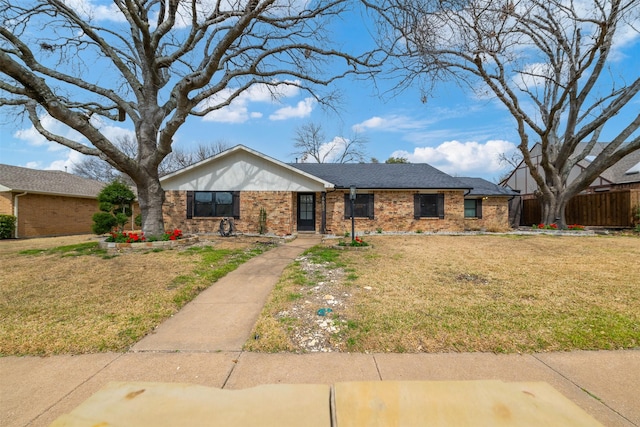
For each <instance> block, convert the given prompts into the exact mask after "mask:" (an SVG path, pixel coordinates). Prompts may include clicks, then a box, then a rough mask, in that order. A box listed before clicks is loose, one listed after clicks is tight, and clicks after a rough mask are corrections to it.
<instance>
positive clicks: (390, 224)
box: [327, 191, 464, 235]
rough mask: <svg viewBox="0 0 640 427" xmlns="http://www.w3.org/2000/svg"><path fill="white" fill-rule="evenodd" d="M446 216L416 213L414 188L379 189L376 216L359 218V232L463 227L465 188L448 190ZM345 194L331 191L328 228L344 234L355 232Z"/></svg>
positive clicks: (329, 195)
mask: <svg viewBox="0 0 640 427" xmlns="http://www.w3.org/2000/svg"><path fill="white" fill-rule="evenodd" d="M443 193H444V219H439V218H419V219H415V218H414V216H413V196H414V194H415V192H412V191H376V192H375V193H374V212H373V213H374V218H373V219H369V218H355V228H356V234H360V233H363V232H364V233H374V232H377V231H378V230H380V231H382V232H409V231H413V232H419V231H425V232H426V231H431V232H437V231H445V230H446V231H462V230H464V201H463V200H464V196H463V192H462V191H444V192H443ZM344 194H345V192H342V191H338V192H333V193H328V194H327V232H328V233H331V234H336V235H342V234H344V233H345V232H349V233H350V232H351V219H349V218H347V219H345V217H344V212H345V210H344V208H345V206H344Z"/></svg>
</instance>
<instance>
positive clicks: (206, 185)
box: [162, 150, 325, 192]
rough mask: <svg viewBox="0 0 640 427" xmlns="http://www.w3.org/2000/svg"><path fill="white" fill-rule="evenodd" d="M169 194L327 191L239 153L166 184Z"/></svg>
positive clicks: (291, 172) (300, 176)
mask: <svg viewBox="0 0 640 427" xmlns="http://www.w3.org/2000/svg"><path fill="white" fill-rule="evenodd" d="M162 188H164V189H165V190H167V191H169V190H186V191H301V192H318V191H325V187H324V185H323V183H322V182H320V181H318V180H314V179H312V178H309V177H307V176H305V175H303V174H301V173H299V172H296V171H295V170H291V169H289V168H287V167H283V166H281V165H278V164H276V163H274V162H272V161H270V160H268V159H265V158H262V157H259V156H255V155H253V154H251V153H248V152H246V151H242V150H240V151H236V152H232V153H230V154H229V155H226V156H223V157H221V158H217V159H214V160H213V161H211V162H204V163H203V164H201V165H199V166H197V167H195V168H192V169H189V170H185V171H184V172H182V173H180V174H178V175H174V176H170V177H168V178H166V179H164V180H162Z"/></svg>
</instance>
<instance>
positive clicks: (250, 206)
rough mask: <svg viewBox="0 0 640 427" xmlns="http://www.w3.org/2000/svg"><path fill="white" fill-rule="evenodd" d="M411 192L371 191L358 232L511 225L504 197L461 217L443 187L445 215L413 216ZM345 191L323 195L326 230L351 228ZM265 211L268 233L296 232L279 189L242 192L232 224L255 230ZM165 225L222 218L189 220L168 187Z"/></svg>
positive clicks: (209, 225) (202, 228)
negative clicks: (370, 212)
mask: <svg viewBox="0 0 640 427" xmlns="http://www.w3.org/2000/svg"><path fill="white" fill-rule="evenodd" d="M414 194H415V192H412V191H377V192H375V195H374V198H375V199H374V218H373V219H369V218H356V219H355V226H356V232H357V233H358V234H361V233H376V232H377V231H378V230H381V231H383V232H420V231H422V232H438V231H463V230H481V229H486V230H487V231H501V230H506V229H508V227H509V218H508V205H507V198H497V197H494V198H486V199H484V200H483V202H482V218H481V219H475V218H464V193H463V192H462V191H444V192H443V194H444V196H445V198H444V200H445V209H444V212H445V215H444V219H439V218H420V219H415V218H414V216H413V196H414ZM344 195H345V192H344V191H334V192H329V193H327V194H326V212H327V214H326V227H327V230H326V231H327V233H329V234H336V235H342V234H344V233H345V232H351V219H349V218H347V219H345V217H344V212H345V210H344V209H345V206H344ZM321 197H322V194H321V193H316V232H321V231H322V230H321V218H322V202H321V200H322V198H321ZM262 207H264V209H265V210H266V212H267V223H266V228H267V229H266V232H267V233H269V234H275V235H280V236H283V235H290V234H293V233H295V232H296V228H297V224H296V217H297V195H296V193H292V192H287V191H279V192H268V191H242V192H240V218H239V219H236V220H235V225H236V228H237V230H238V232H240V233H245V234H253V233H258V232H259V227H260V224H259V217H260V208H262ZM163 212H164V220H165V227H166V228H167V229H173V228H179V229H181V230H183V232H185V233H194V234H209V233H217V232H218V230H219V226H220V220H221V218H193V219H187V215H186V213H187V197H186V191H167V193H166V201H165V204H164V207H163Z"/></svg>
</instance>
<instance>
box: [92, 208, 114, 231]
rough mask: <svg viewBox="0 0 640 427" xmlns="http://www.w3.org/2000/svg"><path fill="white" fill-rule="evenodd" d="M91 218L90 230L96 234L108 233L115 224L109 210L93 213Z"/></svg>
mask: <svg viewBox="0 0 640 427" xmlns="http://www.w3.org/2000/svg"><path fill="white" fill-rule="evenodd" d="M92 219H93V225H92V226H91V230H92V231H93V232H94V233H96V234H104V233H108V232H109V231H111V230H113V227H115V226H116V224H117V221H116V217H115V216H113V215H111V214H110V213H109V212H97V213H95V214H93V217H92Z"/></svg>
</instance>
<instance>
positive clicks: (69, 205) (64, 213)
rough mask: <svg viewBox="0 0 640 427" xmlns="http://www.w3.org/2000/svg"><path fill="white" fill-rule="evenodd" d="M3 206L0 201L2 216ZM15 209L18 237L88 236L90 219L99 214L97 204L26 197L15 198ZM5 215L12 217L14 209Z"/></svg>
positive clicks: (62, 199) (55, 198) (80, 199)
mask: <svg viewBox="0 0 640 427" xmlns="http://www.w3.org/2000/svg"><path fill="white" fill-rule="evenodd" d="M1 199H2V198H0V200H1ZM5 199H6V198H5ZM9 202H10V201H9ZM5 204H6V201H0V206H1V207H2V209H3V211H2V212H3V213H4V206H5ZM18 209H19V211H18V237H21V238H22V237H40V236H63V235H70V234H88V233H91V232H92V231H91V226H92V224H93V220H92V219H91V218H92V216H93V214H94V213H96V212H98V201H97V200H96V199H83V198H77V197H64V196H48V195H43V194H26V195H24V196H21V197H19V198H18ZM8 213H9V214H10V215H13V207H11V212H8Z"/></svg>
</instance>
